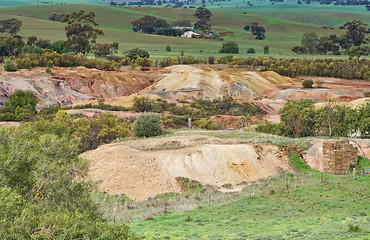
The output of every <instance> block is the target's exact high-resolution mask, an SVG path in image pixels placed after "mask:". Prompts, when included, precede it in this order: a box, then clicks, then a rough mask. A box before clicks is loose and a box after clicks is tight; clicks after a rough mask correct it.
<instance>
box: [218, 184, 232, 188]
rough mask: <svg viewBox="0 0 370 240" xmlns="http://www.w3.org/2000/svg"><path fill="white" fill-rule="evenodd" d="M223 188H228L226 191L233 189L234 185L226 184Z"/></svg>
mask: <svg viewBox="0 0 370 240" xmlns="http://www.w3.org/2000/svg"><path fill="white" fill-rule="evenodd" d="M221 187H222V188H226V189H232V188H233V185H232V184H231V183H226V184H224V185H222V186H221Z"/></svg>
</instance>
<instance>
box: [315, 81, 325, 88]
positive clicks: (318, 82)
mask: <svg viewBox="0 0 370 240" xmlns="http://www.w3.org/2000/svg"><path fill="white" fill-rule="evenodd" d="M315 83H316V86H317V87H318V88H321V87H322V85H323V83H324V82H323V81H321V80H316V82H315Z"/></svg>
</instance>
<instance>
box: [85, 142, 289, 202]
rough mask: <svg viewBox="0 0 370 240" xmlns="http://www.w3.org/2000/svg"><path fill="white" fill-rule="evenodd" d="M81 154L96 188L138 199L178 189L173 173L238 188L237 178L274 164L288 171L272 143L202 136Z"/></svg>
mask: <svg viewBox="0 0 370 240" xmlns="http://www.w3.org/2000/svg"><path fill="white" fill-rule="evenodd" d="M171 148H173V149H172V150H171ZM149 149H151V150H149ZM161 149H166V150H161ZM81 157H82V158H86V159H89V160H91V166H90V173H89V176H90V178H91V180H93V181H98V182H99V190H100V191H104V192H107V193H109V194H112V195H116V194H125V195H126V196H128V197H129V198H132V199H134V200H138V201H140V200H145V199H147V198H149V197H153V196H156V195H158V194H161V193H166V192H179V191H180V190H181V188H180V185H179V184H178V182H177V181H176V179H175V178H176V177H186V178H189V179H192V180H196V181H199V182H200V183H202V184H209V185H214V186H217V187H219V188H220V190H222V188H223V187H222V186H223V185H224V184H232V185H233V190H234V191H238V190H241V189H242V186H238V183H241V182H243V181H256V180H258V179H262V178H266V177H269V176H273V175H276V174H278V173H279V170H280V169H285V170H288V171H290V170H291V169H290V166H289V164H288V158H287V156H286V154H285V153H284V152H282V151H280V150H279V148H278V147H276V146H272V145H267V144H258V145H252V144H241V143H239V142H237V141H236V140H225V139H219V138H215V137H207V136H180V137H167V138H159V139H147V140H138V141H127V142H123V143H115V144H108V145H103V146H100V147H99V148H98V149H96V150H92V151H89V152H85V153H83V154H81ZM224 190H226V189H224Z"/></svg>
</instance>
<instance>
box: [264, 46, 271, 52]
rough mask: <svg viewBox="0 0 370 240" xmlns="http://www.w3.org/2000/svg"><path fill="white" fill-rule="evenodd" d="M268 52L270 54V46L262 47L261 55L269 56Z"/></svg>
mask: <svg viewBox="0 0 370 240" xmlns="http://www.w3.org/2000/svg"><path fill="white" fill-rule="evenodd" d="M269 52H270V46H263V53H264V54H269Z"/></svg>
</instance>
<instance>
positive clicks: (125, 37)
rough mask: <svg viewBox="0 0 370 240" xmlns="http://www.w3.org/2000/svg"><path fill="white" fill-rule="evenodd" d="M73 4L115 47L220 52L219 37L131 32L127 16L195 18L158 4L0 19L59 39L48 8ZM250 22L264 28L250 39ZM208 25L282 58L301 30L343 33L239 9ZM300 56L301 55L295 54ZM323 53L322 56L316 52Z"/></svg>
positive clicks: (22, 12)
mask: <svg viewBox="0 0 370 240" xmlns="http://www.w3.org/2000/svg"><path fill="white" fill-rule="evenodd" d="M77 9H83V10H85V11H94V12H95V13H96V18H97V22H98V23H99V24H100V27H101V28H102V29H103V30H104V32H105V35H104V37H101V38H100V39H99V42H113V41H118V42H119V43H120V51H122V50H127V49H130V48H133V47H141V48H145V49H147V50H149V51H150V54H151V55H152V56H154V57H156V58H161V57H163V56H168V55H173V56H179V55H180V51H181V50H185V54H186V55H193V56H220V55H221V54H219V53H218V50H219V49H220V48H221V45H222V43H223V42H222V41H216V40H198V39H184V38H174V37H166V36H157V35H148V34H142V33H135V32H133V31H132V30H131V24H130V23H131V21H133V20H135V19H138V18H140V17H143V16H144V15H147V14H150V15H154V16H157V17H160V18H162V19H166V20H167V21H169V22H171V21H174V20H179V19H191V21H192V22H195V21H196V19H195V18H194V17H193V16H192V15H193V13H194V9H168V8H167V9H162V8H146V7H142V8H121V7H110V6H99V5H68V4H66V5H50V6H32V7H10V8H1V9H0V19H6V18H11V17H16V18H18V19H20V20H21V21H22V22H23V26H22V28H21V31H20V34H21V35H22V36H24V37H28V36H32V35H35V36H38V37H42V38H46V39H50V40H52V41H54V40H58V39H64V38H65V35H64V34H65V33H64V26H65V25H64V24H62V23H57V22H52V21H48V20H47V18H48V16H49V14H50V13H51V12H64V13H67V12H70V11H73V10H77ZM253 21H257V22H259V23H260V24H262V25H263V26H265V28H266V31H267V32H266V39H265V40H263V41H259V40H255V39H254V36H252V35H251V33H250V32H246V31H244V30H243V27H244V26H245V25H246V24H248V23H250V22H253ZM211 24H212V28H213V30H214V31H215V32H219V31H232V32H234V33H235V35H234V36H232V37H231V36H230V37H225V41H235V42H237V43H238V44H239V48H240V52H241V54H240V56H256V55H259V54H260V55H263V54H262V53H263V46H266V45H268V46H270V55H269V56H275V57H277V56H279V55H284V56H285V57H291V56H297V55H295V54H294V53H292V52H291V51H290V48H291V47H292V46H294V45H298V44H300V40H301V37H302V35H303V33H305V32H309V31H314V32H316V33H317V34H318V35H320V36H321V35H329V34H334V33H335V34H338V35H339V34H342V33H343V31H339V30H325V29H322V28H321V27H319V26H315V25H310V24H304V23H297V22H292V21H287V20H281V19H276V18H271V17H265V16H258V15H254V14H243V13H238V12H223V11H215V12H214V16H213V17H212V19H211ZM167 44H169V45H170V46H171V48H172V52H166V51H165V47H166V45H167ZM252 47H253V48H255V49H256V52H257V54H246V50H247V49H248V48H252ZM299 57H302V56H299ZM321 57H323V56H321Z"/></svg>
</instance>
